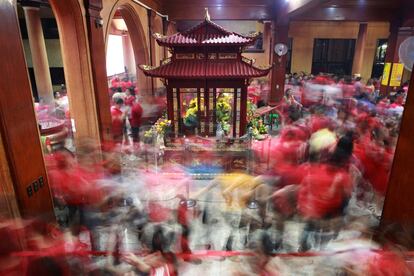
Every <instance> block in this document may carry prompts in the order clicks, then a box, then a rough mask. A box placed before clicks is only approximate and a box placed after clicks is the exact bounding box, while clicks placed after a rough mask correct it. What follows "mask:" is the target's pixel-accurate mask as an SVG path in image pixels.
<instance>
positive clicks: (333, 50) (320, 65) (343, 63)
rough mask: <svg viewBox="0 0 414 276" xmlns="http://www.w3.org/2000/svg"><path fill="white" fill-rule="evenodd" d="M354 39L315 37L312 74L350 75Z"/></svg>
mask: <svg viewBox="0 0 414 276" xmlns="http://www.w3.org/2000/svg"><path fill="white" fill-rule="evenodd" d="M354 51H355V39H315V41H314V45H313V60H312V74H314V75H317V74H319V73H330V74H335V75H341V76H343V75H351V74H352V63H353V60H354Z"/></svg>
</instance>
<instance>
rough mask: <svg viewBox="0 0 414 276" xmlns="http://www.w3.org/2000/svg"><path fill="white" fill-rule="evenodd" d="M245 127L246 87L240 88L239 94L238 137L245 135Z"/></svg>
mask: <svg viewBox="0 0 414 276" xmlns="http://www.w3.org/2000/svg"><path fill="white" fill-rule="evenodd" d="M246 126H247V86H245V85H244V86H243V87H242V88H241V94H240V133H239V137H241V136H243V135H244V134H245V133H246Z"/></svg>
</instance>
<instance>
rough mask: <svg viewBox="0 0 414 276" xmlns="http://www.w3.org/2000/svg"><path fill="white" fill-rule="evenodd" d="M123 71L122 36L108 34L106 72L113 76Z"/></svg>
mask: <svg viewBox="0 0 414 276" xmlns="http://www.w3.org/2000/svg"><path fill="white" fill-rule="evenodd" d="M124 72H125V63H124V49H123V47H122V36H120V35H109V37H108V47H107V51H106V74H107V76H113V75H117V74H121V73H124Z"/></svg>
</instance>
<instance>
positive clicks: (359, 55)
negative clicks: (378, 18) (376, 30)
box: [352, 23, 368, 74]
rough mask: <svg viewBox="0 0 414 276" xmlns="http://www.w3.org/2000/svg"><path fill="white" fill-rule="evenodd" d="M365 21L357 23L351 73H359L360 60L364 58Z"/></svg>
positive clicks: (360, 67)
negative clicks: (356, 37)
mask: <svg viewBox="0 0 414 276" xmlns="http://www.w3.org/2000/svg"><path fill="white" fill-rule="evenodd" d="M367 29H368V24H367V23H360V24H359V31H358V39H357V42H356V47H355V54H354V64H353V65H352V74H361V69H362V65H363V64H362V61H363V60H364V50H365V42H366V40H367Z"/></svg>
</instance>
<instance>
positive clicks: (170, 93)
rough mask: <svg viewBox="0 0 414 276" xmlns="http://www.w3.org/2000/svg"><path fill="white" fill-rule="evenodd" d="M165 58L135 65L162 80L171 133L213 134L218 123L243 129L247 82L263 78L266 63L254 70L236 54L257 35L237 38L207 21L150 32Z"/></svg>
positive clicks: (232, 131) (241, 131)
mask: <svg viewBox="0 0 414 276" xmlns="http://www.w3.org/2000/svg"><path fill="white" fill-rule="evenodd" d="M153 36H154V37H155V39H156V40H157V43H158V44H159V45H160V46H165V47H168V48H169V49H170V53H171V57H170V58H168V59H166V60H164V61H162V63H161V65H160V66H158V67H151V66H147V65H141V66H140V68H141V70H143V72H144V73H145V75H147V76H150V77H157V78H162V79H163V82H164V84H165V86H166V88H167V114H168V119H169V120H171V121H172V122H173V123H172V127H173V132H174V133H175V136H176V137H177V136H179V135H181V134H188V132H191V133H194V134H199V135H203V136H212V135H215V133H216V128H217V123H221V125H222V127H223V129H225V130H226V129H227V131H226V132H227V134H230V135H232V136H233V137H239V136H242V135H243V134H244V133H245V132H246V124H247V122H246V115H247V86H248V85H249V83H250V80H251V79H252V78H258V77H263V76H266V75H267V74H268V73H269V71H270V69H271V67H270V66H269V67H267V68H258V67H255V66H253V61H252V60H249V59H247V58H245V57H243V56H242V51H243V49H244V47H246V46H248V45H251V44H253V43H254V42H255V40H256V39H257V35H254V36H243V35H240V34H237V33H234V32H230V31H227V30H225V29H224V28H223V27H221V26H219V25H217V24H215V23H213V22H212V21H211V20H210V17H209V15H208V11H207V10H206V16H205V19H204V21H203V22H202V23H200V24H198V25H197V26H195V27H193V28H191V29H189V30H187V31H185V32H182V33H176V34H174V35H171V36H162V35H160V34H154V35H153Z"/></svg>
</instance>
